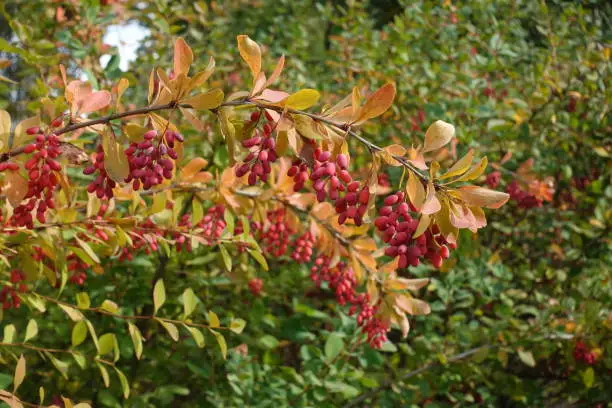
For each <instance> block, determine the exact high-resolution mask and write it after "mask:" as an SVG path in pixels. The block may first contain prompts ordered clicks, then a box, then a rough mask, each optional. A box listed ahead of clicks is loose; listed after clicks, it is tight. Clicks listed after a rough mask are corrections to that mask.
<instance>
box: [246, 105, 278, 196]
mask: <svg viewBox="0 0 612 408" xmlns="http://www.w3.org/2000/svg"><path fill="white" fill-rule="evenodd" d="M260 118H261V112H259V111H257V112H253V113H252V114H251V119H250V122H251V125H254V126H257V124H258V123H259V120H260ZM265 118H266V123H265V124H264V125H263V127H262V129H261V130H259V129H255V131H254V133H253V136H252V137H250V138H249V139H246V140H243V141H242V146H243V147H245V148H247V149H249V154H248V155H247V156H246V157H245V158H244V160H243V162H242V164H240V165H237V167H236V177H242V176H244V175H246V174H248V178H247V180H248V183H249V185H250V186H253V185H255V183H257V180H258V179H259V180H261V181H263V182H265V181H267V180H268V176H269V174H270V172H271V171H272V167H271V164H272V163H274V162H275V161H276V159H277V158H278V156H277V154H276V140H275V139H274V137H273V136H272V132H273V131H274V123H273V119H272V117H271V116H270V115H269V114H268V113H267V112H266V114H265ZM247 126H248V124H247Z"/></svg>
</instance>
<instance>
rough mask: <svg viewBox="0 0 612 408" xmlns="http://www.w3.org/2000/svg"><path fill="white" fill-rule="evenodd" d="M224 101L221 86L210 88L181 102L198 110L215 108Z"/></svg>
mask: <svg viewBox="0 0 612 408" xmlns="http://www.w3.org/2000/svg"><path fill="white" fill-rule="evenodd" d="M222 102H223V91H222V90H221V89H219V88H214V89H210V90H208V91H206V92H204V93H201V94H198V95H195V96H191V97H189V98H185V99H182V100H181V103H183V104H187V105H189V106H190V107H192V108H193V109H197V110H208V109H214V108H216V107H218V106H219V105H221V103H222Z"/></svg>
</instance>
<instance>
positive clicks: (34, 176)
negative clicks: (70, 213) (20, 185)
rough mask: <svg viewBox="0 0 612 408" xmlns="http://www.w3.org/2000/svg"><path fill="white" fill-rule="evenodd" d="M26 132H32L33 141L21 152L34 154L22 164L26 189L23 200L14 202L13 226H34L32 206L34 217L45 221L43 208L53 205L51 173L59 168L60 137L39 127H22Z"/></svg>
mask: <svg viewBox="0 0 612 408" xmlns="http://www.w3.org/2000/svg"><path fill="white" fill-rule="evenodd" d="M26 132H27V133H28V134H29V135H36V142H35V143H32V144H29V145H27V146H26V147H25V148H24V153H26V154H29V153H34V152H36V153H34V154H33V155H32V157H31V158H30V159H29V160H28V161H26V163H25V165H24V167H25V169H26V170H27V171H28V179H29V180H28V191H27V193H26V195H25V197H24V200H27V202H26V203H24V204H20V205H18V206H17V207H16V208H15V210H14V212H13V217H12V220H11V223H12V224H13V225H16V226H26V227H28V228H33V227H34V222H33V221H34V220H33V217H32V211H33V210H34V209H35V208H36V219H38V221H39V222H41V223H44V222H45V214H46V212H47V209H49V208H55V201H54V199H53V192H54V190H55V187H56V186H57V184H58V181H59V180H58V177H57V175H56V174H55V172H58V171H60V170H61V169H62V165H61V164H60V163H59V162H58V161H57V160H55V159H56V158H57V157H58V156H59V155H60V153H61V152H60V147H59V146H60V140H59V138H58V137H57V136H56V135H54V134H49V135H44V134H41V133H40V128H39V127H32V128H29V129H27V130H26Z"/></svg>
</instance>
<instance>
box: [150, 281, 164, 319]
mask: <svg viewBox="0 0 612 408" xmlns="http://www.w3.org/2000/svg"><path fill="white" fill-rule="evenodd" d="M165 302H166V287H165V286H164V281H163V279H159V280H158V281H157V282H155V287H154V289H153V307H154V312H153V313H154V314H155V313H157V311H158V310H159V308H160V307H162V306H163V305H164V303H165Z"/></svg>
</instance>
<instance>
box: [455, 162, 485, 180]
mask: <svg viewBox="0 0 612 408" xmlns="http://www.w3.org/2000/svg"><path fill="white" fill-rule="evenodd" d="M487 164H489V160H488V159H487V158H486V157H483V158H482V159H480V161H479V162H478V163H476V164H475V165H474V166H472V168H471V169H469V170H468V171H467V172H466V173H465V174H464V175H463V176H461V177H459V178H458V179H457V180H454V181H455V182H457V181H470V180H476V179H477V178H478V177H480V176H481V175H482V173H484V171H485V170H486V169H487Z"/></svg>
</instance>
